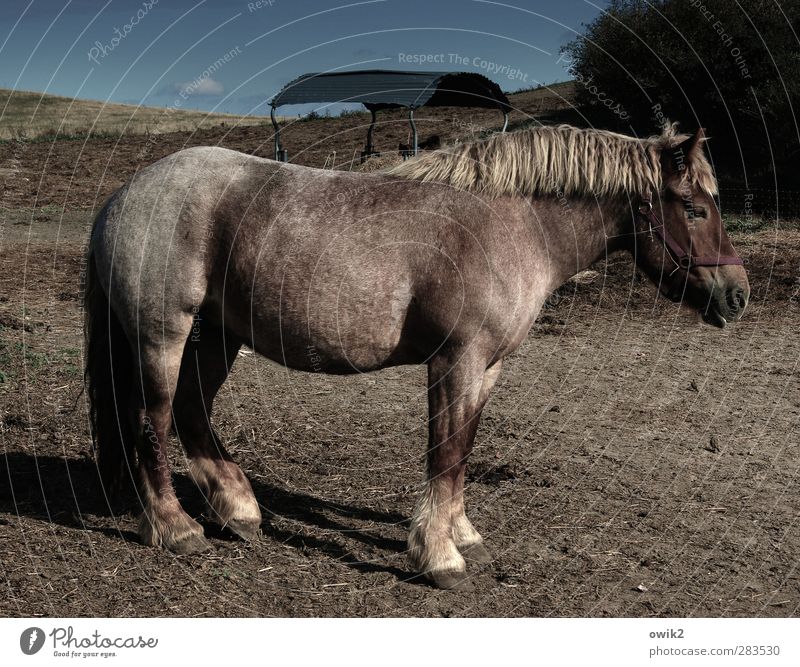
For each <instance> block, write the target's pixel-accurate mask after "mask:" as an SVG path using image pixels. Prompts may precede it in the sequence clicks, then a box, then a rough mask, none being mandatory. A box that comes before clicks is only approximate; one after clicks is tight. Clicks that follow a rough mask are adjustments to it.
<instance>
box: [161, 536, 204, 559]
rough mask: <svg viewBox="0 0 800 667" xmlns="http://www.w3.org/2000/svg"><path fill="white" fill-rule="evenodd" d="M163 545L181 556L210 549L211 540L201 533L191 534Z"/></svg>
mask: <svg viewBox="0 0 800 667" xmlns="http://www.w3.org/2000/svg"><path fill="white" fill-rule="evenodd" d="M165 546H166V547H167V548H168V549H169V550H170V551H172V552H173V553H176V554H179V555H181V556H188V555H190V554H199V553H202V552H204V551H208V550H209V549H211V542H209V541H208V540H207V539H206V538H205V537H204V536H203V535H202V534H200V535H198V534H191V535H187V536H186V537H183V538H181V539H180V540H176V541H174V542H172V543H170V544H167V545H165Z"/></svg>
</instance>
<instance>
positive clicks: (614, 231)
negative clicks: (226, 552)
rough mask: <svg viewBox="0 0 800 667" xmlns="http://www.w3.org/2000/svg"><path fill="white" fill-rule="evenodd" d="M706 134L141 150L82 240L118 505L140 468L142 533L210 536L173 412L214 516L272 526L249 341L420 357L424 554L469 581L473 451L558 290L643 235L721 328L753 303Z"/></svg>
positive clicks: (646, 267) (653, 258)
mask: <svg viewBox="0 0 800 667" xmlns="http://www.w3.org/2000/svg"><path fill="white" fill-rule="evenodd" d="M705 141H706V137H705V134H704V132H703V130H702V129H701V130H698V131H697V132H695V133H694V134H692V135H687V134H680V133H678V130H677V128H676V127H674V126H667V127H666V128H665V129H664V130H663V131H662V132H661V134H658V135H654V136H652V137H649V138H634V137H629V136H625V135H622V134H616V133H612V132H609V131H604V130H596V129H579V128H575V127H571V126H550V127H544V126H542V127H528V128H524V129H520V130H517V131H515V132H512V133H507V134H497V135H493V136H490V137H487V138H484V139H482V140H478V141H473V142H469V143H462V144H458V145H453V146H448V147H445V148H443V149H441V150H438V151H434V152H430V153H426V154H425V155H422V156H419V157H416V158H413V159H410V160H408V161H407V162H404V163H402V164H400V165H397V166H395V167H392V168H389V169H387V170H384V171H380V172H373V173H368V174H360V173H354V172H346V171H333V170H325V171H323V170H319V169H313V168H310V167H304V166H299V165H294V164H288V163H281V162H276V161H272V160H267V159H262V158H258V157H254V156H250V155H246V154H243V153H239V152H235V151H231V150H228V149H225V148H220V147H195V148H188V149H186V150H181V151H179V152H176V153H174V154H172V155H169V156H167V157H165V158H163V159H161V160H159V161H158V162H155V163H154V164H152V165H149V166H147V167H146V168H144V169H142V170H141V171H139V172H138V173H137V174H136V175H135V176H134V177H133V178H132V179H131V180H130V181H129V182H128V183H126V184H125V185H124V186H122V187H121V188H120V189H119V190H118V191H117V192H116V193H114V194H113V195H112V196H111V198H110V199H109V200H108V202H107V203H106V204H105V206H104V207H103V208H102V210H101V211H100V212H99V213H98V215H97V217H96V219H95V222H94V225H93V228H92V233H91V238H90V240H89V244H88V255H87V261H88V264H87V268H86V279H85V280H86V284H85V303H84V306H85V336H86V341H85V342H86V367H85V379H86V383H87V392H88V397H89V414H90V419H91V431H92V434H93V443H94V448H95V449H94V451H95V452H96V456H97V466H98V470H99V474H100V480H101V483H102V490H103V493H105V494H106V498H107V500H108V501H109V502H111V500H110V499H112V498H113V497H115V494H118V493H119V490H120V489H121V488H123V487H124V486H125V485H126V484H129V483H130V481H131V480H132V476H135V481H137V482H138V494H139V501H140V503H141V508H142V511H141V514H140V516H139V519H138V533H139V536H140V538H141V540H142V541H143V542H144V544H146V545H152V546H154V547H162V548H165V549H167V550H170V551H172V552H175V553H177V554H191V553H197V552H202V551H204V550H206V549H208V548H209V547H210V543H209V541H208V540H207V539H206V538H205V536H204V533H203V528H202V527H201V525H200V524H199V523H198V522H197V521H195V520H194V519H193V518H192V517H190V516H189V515H188V514H187V513H186V511H185V510H184V509H183V507H182V506H181V503H180V502H179V500H178V498H177V496H176V493H175V489H174V487H173V483H172V479H171V471H170V464H169V459H168V456H167V447H168V444H169V439H170V436H171V435H172V433H173V429H174V433H175V434H176V435H177V437H178V439H179V441H180V443H181V444H182V445H183V447H184V449H185V452H186V455H187V460H188V465H189V472H190V476H191V478H192V479H193V481H194V483H195V484H196V485H197V487H199V489H200V490H201V491H202V492H203V494H204V496H205V500H206V501H207V503H208V506H209V507H210V510H211V514H212V516H213V517H214V519H215V520H216V521H218V522H219V523H220V524H221V525H222V526H226V527H227V528H229V529H230V530H231V531H233V533H235V534H236V535H238V536H239V537H241V538H243V539H245V540H255V539H257V538H259V536H260V525H261V511H260V507H259V503H258V501H257V500H256V498H255V496H254V494H253V490H252V487H251V485H250V483H249V481H248V479H247V477H246V476H245V474H244V473H243V472H242V470H241V469H240V467H239V466H238V465H237V464H236V462H235V461H234V460H233V458H232V457H231V456H230V455H229V454H228V452H227V451H226V450H225V447H224V445H223V443H222V442H221V439H220V437H219V435H218V434H217V433H216V431H215V430H214V429H213V427H212V426H211V423H210V418H209V415H211V413H212V408H213V403H214V397H215V395H216V394H217V392H218V390H219V389H220V387H221V386H222V384H223V383H224V382H225V379H226V377H227V376H228V373H229V372H230V369H231V366H232V364H233V363H234V361H235V359H236V358H237V353H238V351H239V350H240V348H241V347H242V346H243V345H246V346H248V347H250V348H252V349H253V350H254V351H255V352H257V353H259V354H260V355H263V356H265V357H267V358H268V359H270V360H272V361H274V362H277V363H279V364H282V365H284V366H287V367H289V368H292V369H296V370H300V371H308V372H317V373H318V372H324V373H329V374H350V373H364V372H369V371H376V370H378V369H382V368H386V367H390V366H396V365H402V364H426V365H427V397H428V410H429V415H428V444H427V457H426V458H427V481H426V484H425V487H424V491H423V492H422V493H421V495H420V497H419V500H418V502H417V504H416V506H415V508H414V510H413V515H412V518H411V521H410V529H409V533H408V557H409V558H410V563H411V566H412V567H413V569H414V572H415V576H420V577H421V576H424V578H422V580H423V581H424V580H425V578H426V579H427V581H428V582H429V583H430V584H431V585H432V586H434V587H439V588H442V589H456V590H467V589H469V588H470V587H472V586H473V584H472V582H471V579H470V574H469V572H468V568H467V563H468V562H469V563H470V565H471V567H478V566H480V565H481V564H484V563H489V562H491V560H492V557H491V555H490V553H489V550H488V549H487V548H486V546H485V545H484V543H483V539H482V537H481V535H480V534H479V533H478V531H477V530H476V529H475V527H474V526H473V525H472V523H471V522H470V520H469V519H468V518H467V515H466V513H465V502H464V475H465V470H466V465H467V460H468V457H469V455H470V451H471V450H472V447H473V441H474V439H475V432H476V429H477V427H478V420H479V418H480V415H481V411H482V409H483V407H484V405H485V404H486V401H487V399H488V398H489V395H490V393H491V391H492V388H493V386H494V385H495V383H496V382H497V379H498V376H499V375H500V372H501V369H502V366H503V360H504V359H505V358H506V357H507V356H508V355H509V354H511V353H513V352H514V351H515V350H516V349H517V347H518V346H519V345H520V344H521V343H522V341H523V340H524V339H525V338H526V336H527V335H528V332H529V330H530V329H531V326H532V324H533V322H534V320H535V319H536V317H537V314H538V313H539V311H540V309H541V308H542V306H543V304H544V303H545V301H546V299H547V298H548V296H549V295H550V294H551V293H552V292H553V291H554V290H555V289H557V288H558V287H559V286H560V285H562V284H563V283H564V282H565V281H566V280H568V279H569V278H570V276H572V275H573V274H576V273H578V272H579V271H581V270H583V269H585V268H586V267H588V266H589V265H591V264H592V263H593V262H595V261H597V260H598V259H600V258H603V257H604V256H605V255H606V254H607V253H610V252H614V251H617V250H628V251H629V252H630V253H631V254H632V255H633V258H634V261H635V263H636V264H637V265H638V266H639V267H640V268H641V269H642V270H643V272H644V273H645V274H646V275H647V276H648V277H649V279H650V280H651V281H652V282H653V283H654V284H656V285H657V286H658V288H659V290H660V292H661V293H662V294H663V295H664V296H666V297H668V298H670V299H672V300H675V301H680V302H682V303H684V304H686V305H688V306H689V307H690V308H691V309H693V310H694V311H696V312H697V313H699V316H700V317H701V318H702V320H704V321H705V322H706V323H708V324H710V325H713V326H716V327H724V326H725V325H726V324H727V323H728V322H731V321H734V320H737V319H739V318H740V317H741V316H742V314H743V313H744V311H745V308H746V306H747V302H748V298H749V294H750V288H749V285H748V280H747V274H746V272H745V269H744V266H743V263H742V260H741V259H740V258H739V256H738V255H737V254H736V252H735V250H734V248H733V246H732V245H731V241H730V239H729V237H728V235H727V233H726V231H725V227H724V225H723V222H722V219H721V215H720V211H719V210H718V208H717V206H716V204H715V199H714V195H715V193H716V191H717V184H716V180H715V177H714V174H713V171H712V169H711V166H710V163H709V161H708V159H707V157H706V156H705V151H704V143H705Z"/></svg>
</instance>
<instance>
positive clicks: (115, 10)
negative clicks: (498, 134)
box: [0, 0, 607, 114]
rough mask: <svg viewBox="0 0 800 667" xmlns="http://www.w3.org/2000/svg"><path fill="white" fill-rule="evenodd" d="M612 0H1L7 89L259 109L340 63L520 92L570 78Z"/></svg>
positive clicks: (2, 79)
mask: <svg viewBox="0 0 800 667" xmlns="http://www.w3.org/2000/svg"><path fill="white" fill-rule="evenodd" d="M606 4H607V2H606V0H590V1H589V2H587V1H585V0H559V1H553V0H543V1H539V2H533V1H531V0H502V1H501V2H490V1H488V0H295V1H291V0H249V1H244V2H243V1H240V0H232V1H227V2H226V1H223V0H2V3H0V63H2V65H0V87H4V88H17V89H20V90H34V91H42V92H48V93H53V94H58V95H66V96H70V97H80V98H85V99H97V100H108V101H112V102H126V103H133V104H149V105H156V106H170V105H174V106H181V107H182V108H191V109H203V110H217V111H224V112H231V113H255V114H262V113H265V112H266V105H265V103H266V101H267V100H268V99H269V98H271V97H272V96H273V95H274V94H275V93H276V92H277V91H278V90H280V88H281V87H282V86H283V85H284V84H285V83H287V82H288V81H290V80H292V79H293V78H295V77H297V76H298V75H300V74H302V73H305V72H315V71H326V70H332V69H344V70H346V69H412V70H454V71H473V72H479V73H482V74H485V75H486V76H489V78H491V79H493V80H495V81H496V82H497V83H499V84H500V85H501V87H502V88H503V89H504V90H516V89H519V88H522V87H530V86H533V85H536V84H538V83H552V82H555V81H562V80H564V79H566V78H568V74H567V72H566V71H565V69H564V63H563V61H562V62H559V48H560V47H561V46H562V45H563V44H564V43H565V42H567V41H568V40H569V39H571V37H572V36H573V35H574V34H575V31H580V30H581V25H582V24H583V23H586V22H588V21H591V19H592V18H594V17H595V16H596V15H597V14H598V13H599V12H600V11H601V8H602V7H603V6H605V5H606ZM426 59H427V62H426ZM215 63H216V64H215ZM300 110H303V111H307V110H309V108H303V109H289V108H287V109H285V110H284V109H282V112H284V113H294V112H298V111H300Z"/></svg>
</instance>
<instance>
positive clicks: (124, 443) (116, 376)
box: [84, 214, 135, 500]
mask: <svg viewBox="0 0 800 667" xmlns="http://www.w3.org/2000/svg"><path fill="white" fill-rule="evenodd" d="M101 215H102V214H101ZM98 219H99V218H98ZM96 224H97V221H95V225H96ZM87 260H88V261H87V267H86V275H85V282H84V338H85V349H86V366H85V369H84V382H85V385H86V388H87V393H88V398H89V421H90V426H91V431H92V447H93V449H94V455H95V461H96V462H97V468H98V472H99V474H100V482H101V484H102V486H103V492H104V494H105V496H106V498H107V500H115V499H118V498H119V496H120V494H121V492H122V490H123V489H124V488H125V487H126V482H127V481H129V480H132V471H133V469H134V465H135V454H134V444H135V439H134V433H133V428H132V422H131V415H130V414H129V413H130V410H129V409H128V406H129V398H130V393H131V386H132V380H133V354H132V351H131V347H130V345H129V343H128V339H127V337H126V335H125V331H124V330H123V328H122V324H121V323H120V321H119V319H118V318H117V316H116V315H115V313H114V311H113V310H112V308H111V304H110V303H109V300H108V297H107V296H106V293H105V291H104V290H103V287H102V285H100V283H99V282H98V280H97V264H96V262H95V257H94V251H93V250H92V249H91V244H90V250H89V255H88V258H87Z"/></svg>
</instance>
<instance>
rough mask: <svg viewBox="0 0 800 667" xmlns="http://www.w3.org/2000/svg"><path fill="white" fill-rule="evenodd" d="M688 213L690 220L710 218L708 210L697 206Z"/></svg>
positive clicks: (688, 210)
mask: <svg viewBox="0 0 800 667" xmlns="http://www.w3.org/2000/svg"><path fill="white" fill-rule="evenodd" d="M686 213H687V215H688V216H689V219H692V218H707V217H708V212H707V211H706V209H704V208H701V207H700V206H695V207H694V208H690V209H687V211H686Z"/></svg>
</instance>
